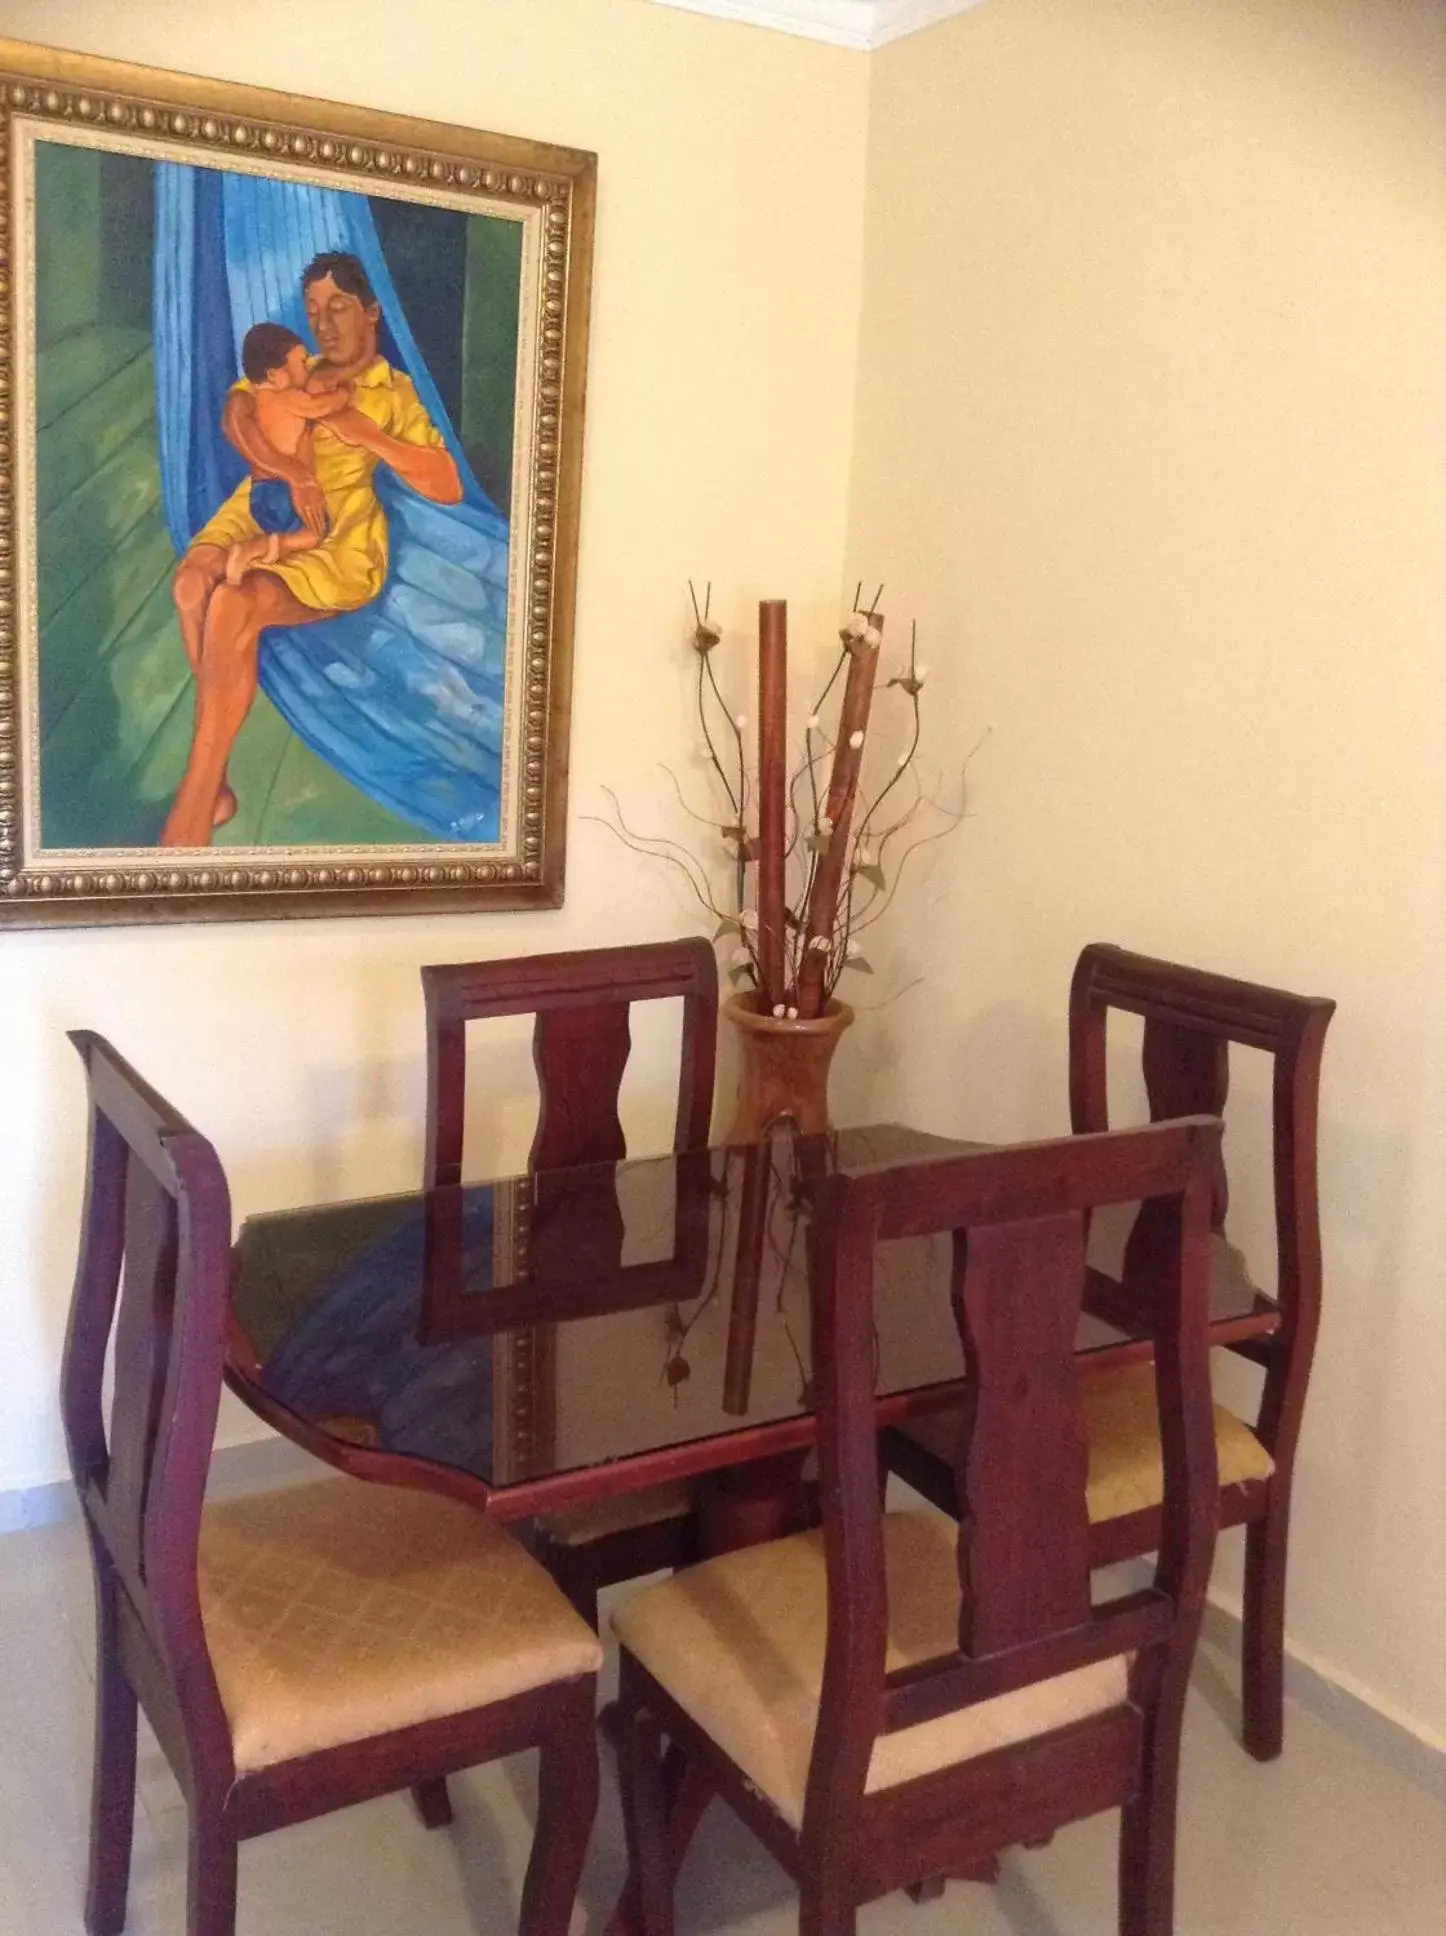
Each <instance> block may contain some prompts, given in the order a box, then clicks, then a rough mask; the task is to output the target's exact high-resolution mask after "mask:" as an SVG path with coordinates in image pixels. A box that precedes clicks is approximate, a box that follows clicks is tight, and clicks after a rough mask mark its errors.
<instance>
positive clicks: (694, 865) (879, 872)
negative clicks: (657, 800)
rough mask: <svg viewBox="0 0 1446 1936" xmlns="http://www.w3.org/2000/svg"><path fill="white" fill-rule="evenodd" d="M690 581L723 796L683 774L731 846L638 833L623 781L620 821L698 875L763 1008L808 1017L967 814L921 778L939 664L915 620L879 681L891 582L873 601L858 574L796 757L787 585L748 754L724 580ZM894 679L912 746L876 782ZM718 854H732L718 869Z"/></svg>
mask: <svg viewBox="0 0 1446 1936" xmlns="http://www.w3.org/2000/svg"><path fill="white" fill-rule="evenodd" d="M688 589H689V592H690V595H691V596H692V602H693V619H694V624H693V632H692V639H691V644H692V649H693V652H694V654H695V657H696V661H697V669H696V681H697V683H696V693H695V698H696V705H697V713H698V723H699V726H700V728H701V733H702V742H701V747H700V757H701V759H702V761H703V764H704V765H705V766H706V767H707V768H708V769H709V770H710V771H711V775H712V778H713V780H714V783H715V786H716V788H717V789H718V790H719V791H720V792H721V797H722V801H723V803H724V807H725V811H724V812H723V813H722V815H721V816H720V815H719V813H718V809H717V808H716V807H715V808H714V809H713V810H712V811H711V812H708V811H700V810H698V809H696V808H695V807H693V806H692V805H691V804H690V803H689V802H688V801H687V800H686V799H685V798H684V796H683V791H682V788H681V786H678V783H677V779H676V776H672V777H673V780H674V785H675V787H677V790H678V796H679V799H680V801H681V802H682V805H683V806H684V808H685V810H686V811H687V812H688V813H689V814H690V815H691V816H692V818H693V819H695V820H697V821H698V822H699V823H700V824H701V825H704V826H707V827H709V828H710V829H712V831H713V834H714V836H715V837H716V839H717V841H718V842H720V843H721V849H720V848H719V847H712V848H711V851H710V852H708V853H707V854H705V856H704V857H703V858H702V859H700V858H699V857H698V856H697V855H695V854H693V853H691V852H690V851H689V850H688V849H687V848H686V847H684V846H682V845H681V844H680V843H678V842H676V841H671V840H667V839H662V838H658V837H656V836H650V835H646V834H641V833H639V832H637V831H636V830H635V829H633V828H631V827H629V826H628V825H627V824H626V823H625V821H624V820H623V818H622V813H621V810H620V809H619V807H618V803H617V800H616V797H615V796H613V807H614V812H615V813H616V815H617V818H616V821H615V822H613V823H609V824H611V825H613V830H614V832H616V833H617V834H618V835H619V836H620V837H621V838H622V839H623V840H624V841H625V842H626V843H627V845H628V846H629V847H631V848H632V849H633V850H634V851H635V852H637V853H646V854H649V855H652V856H654V857H656V858H659V859H663V860H666V861H668V862H670V863H671V864H672V865H674V866H676V867H678V868H679V869H680V870H681V872H682V873H683V874H684V875H685V876H686V877H687V879H688V882H689V884H690V886H691V887H692V889H693V892H694V893H695V894H696V895H697V897H698V899H699V901H700V902H701V904H702V905H703V907H704V908H705V909H706V910H707V911H708V912H709V913H710V914H711V915H712V916H714V917H715V919H716V921H717V924H718V925H717V931H716V935H715V939H719V940H725V939H726V940H728V941H729V942H730V943H731V951H730V955H729V960H728V971H729V974H730V975H731V977H732V978H733V980H734V982H735V984H737V985H738V986H740V987H744V988H747V987H752V988H753V989H755V990H756V991H757V1006H758V1008H759V1011H760V1012H761V1013H763V1014H772V1015H774V1016H777V1017H780V1018H784V1017H786V1018H788V1019H790V1020H795V1019H811V1018H813V1017H816V1016H819V1015H821V1014H823V1013H824V1011H825V1010H826V1009H827V1007H828V1004H829V1002H830V1001H831V1000H832V998H833V996H834V993H835V991H836V990H837V988H838V986H839V982H840V980H841V979H842V977H843V976H844V975H845V974H846V973H847V972H849V971H851V970H852V971H855V972H859V973H870V972H872V971H871V969H870V967H869V963H868V960H867V956H866V953H865V949H864V937H865V935H866V934H867V933H868V931H869V929H870V928H872V927H873V926H874V924H875V923H876V922H877V921H879V920H880V919H881V918H882V917H883V916H884V914H885V913H887V911H888V908H889V905H890V903H891V902H892V900H893V897H894V894H895V893H896V892H897V889H898V885H899V880H900V876H901V873H902V870H903V866H904V863H905V862H906V861H907V860H908V857H909V855H910V854H911V853H913V852H914V851H916V849H918V848H919V847H921V846H924V845H925V844H926V843H927V842H928V841H930V840H935V839H938V838H939V837H940V836H941V835H942V834H945V833H948V832H950V831H951V830H952V829H953V828H954V827H955V826H957V825H958V823H959V821H960V820H961V819H962V818H963V804H962V800H961V803H960V805H959V806H958V808H957V809H948V808H945V807H942V806H940V805H939V804H938V803H937V802H936V801H935V800H933V799H932V798H931V797H930V796H929V795H927V794H926V793H925V791H924V788H923V785H922V783H921V780H920V777H919V771H918V752H919V743H920V725H921V720H920V707H919V695H920V693H921V692H922V690H923V687H924V682H925V679H926V677H927V667H925V666H922V665H920V664H919V662H918V657H917V636H916V634H915V633H914V631H913V630H912V629H911V635H910V640H909V655H908V660H907V663H906V664H905V665H904V666H903V667H902V669H901V670H899V671H897V672H895V673H894V674H893V675H892V676H891V677H889V678H887V679H885V680H883V681H882V683H881V682H880V680H879V671H878V667H879V655H880V651H881V648H882V645H883V634H884V618H883V614H882V612H881V611H880V610H879V605H880V601H881V599H882V595H883V587H882V586H880V587H879V590H878V592H877V593H876V594H875V595H874V597H873V598H872V599H870V600H869V601H868V603H867V604H864V603H863V600H862V589H863V588H862V586H860V587H859V589H858V591H857V592H856V593H855V596H854V606H853V610H852V611H851V612H850V613H849V616H848V617H847V619H846V620H845V622H844V624H843V625H842V626H841V627H840V629H839V646H838V653H837V656H836V658H835V659H834V662H833V664H832V667H831V669H830V671H829V673H828V676H827V678H826V679H825V680H824V681H823V684H822V688H821V690H820V691H819V693H818V695H817V697H816V698H815V699H814V702H813V705H812V707H811V709H810V711H809V714H808V717H807V721H806V723H805V726H804V732H803V749H802V752H801V754H800V755H799V756H798V757H797V759H795V760H793V761H790V759H789V755H788V745H787V740H788V721H787V710H788V608H787V605H786V604H785V603H784V601H783V600H782V599H766V600H764V601H763V602H762V603H761V604H760V605H759V608H758V732H757V740H756V761H750V758H749V752H750V748H749V744H748V741H747V739H746V738H745V735H746V733H747V730H748V719H747V716H746V714H743V713H738V712H734V711H733V710H732V709H731V708H730V707H729V705H728V704H727V702H726V700H725V699H724V696H723V692H722V689H721V686H720V682H719V680H718V678H717V676H716V673H715V669H714V655H715V653H717V652H718V650H719V648H720V646H721V644H722V638H723V632H722V628H721V626H719V625H718V624H717V623H716V622H715V621H714V619H713V617H712V612H711V606H712V588H711V586H710V587H709V588H708V592H707V593H706V594H705V597H704V600H703V603H702V605H701V607H700V605H699V603H698V599H697V595H696V593H694V592H693V588H692V586H691V585H690V586H689V588H688ZM889 691H897V692H898V693H899V694H900V695H901V696H902V698H903V700H904V702H905V704H906V706H907V708H908V711H907V713H906V714H905V717H904V721H903V726H904V732H903V750H902V751H901V752H900V753H899V754H898V756H897V757H896V758H895V760H894V761H893V763H892V765H890V766H889V768H888V769H887V771H886V772H885V773H884V774H883V777H882V778H878V777H872V776H871V777H872V784H866V780H865V768H866V765H867V764H870V763H868V762H867V759H866V756H867V753H868V744H869V725H870V715H871V712H872V709H873V702H874V696H875V693H876V692H889ZM830 702H833V703H834V704H835V705H836V706H837V714H836V717H835V718H834V720H833V723H832V725H831V726H830V725H827V724H825V709H826V708H828V707H829V706H830ZM929 815H933V816H934V820H933V823H932V824H930V823H929V821H928V818H927V817H928V816H929ZM715 857H716V858H717V860H718V861H720V862H721V863H723V864H724V867H723V878H722V880H721V881H720V880H718V879H717V878H716V876H717V874H718V872H719V869H718V868H715V867H714V866H713V862H714V859H715Z"/></svg>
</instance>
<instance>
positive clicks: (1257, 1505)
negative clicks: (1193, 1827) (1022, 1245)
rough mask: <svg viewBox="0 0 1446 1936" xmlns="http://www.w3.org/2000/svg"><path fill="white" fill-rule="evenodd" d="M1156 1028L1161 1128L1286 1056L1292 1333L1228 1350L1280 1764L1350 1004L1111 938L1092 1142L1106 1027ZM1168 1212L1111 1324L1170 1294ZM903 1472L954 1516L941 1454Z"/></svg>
mask: <svg viewBox="0 0 1446 1936" xmlns="http://www.w3.org/2000/svg"><path fill="white" fill-rule="evenodd" d="M1112 1008H1113V1009H1122V1010H1124V1011H1126V1012H1127V1013H1129V1014H1134V1015H1139V1016H1142V1017H1143V1018H1144V1023H1145V1031H1144V1046H1143V1066H1144V1076H1145V1087H1146V1093H1147V1095H1148V1097H1149V1103H1150V1115H1151V1119H1152V1120H1153V1121H1155V1122H1160V1121H1163V1120H1167V1119H1168V1118H1170V1117H1174V1116H1180V1115H1185V1114H1188V1113H1190V1112H1191V1111H1197V1110H1203V1111H1206V1112H1208V1113H1210V1114H1214V1115H1219V1114H1221V1113H1222V1112H1223V1110H1224V1107H1225V1100H1226V1095H1227V1092H1228V1089H1229V1080H1230V1071H1229V1053H1230V1044H1231V1043H1232V1042H1235V1043H1239V1044H1241V1045H1242V1046H1243V1047H1248V1048H1254V1049H1260V1050H1263V1051H1264V1052H1265V1053H1266V1054H1267V1055H1269V1056H1271V1057H1272V1058H1273V1060H1274V1077H1273V1085H1272V1116H1273V1150H1274V1158H1273V1167H1274V1185H1275V1230H1276V1281H1277V1289H1276V1297H1277V1300H1278V1307H1279V1319H1278V1322H1277V1323H1276V1324H1275V1325H1273V1326H1271V1327H1269V1329H1268V1330H1266V1331H1265V1332H1263V1333H1254V1334H1253V1335H1251V1336H1249V1337H1245V1338H1238V1339H1218V1340H1217V1342H1221V1343H1225V1344H1227V1345H1228V1346H1229V1348H1230V1349H1232V1350H1234V1351H1236V1352H1238V1353H1239V1355H1240V1356H1241V1357H1244V1358H1248V1359H1249V1360H1250V1361H1251V1363H1253V1364H1257V1365H1260V1366H1261V1367H1262V1368H1263V1370H1264V1372H1265V1388H1264V1393H1263V1396H1262V1399H1261V1406H1260V1412H1259V1415H1258V1417H1257V1419H1256V1421H1255V1426H1254V1430H1255V1433H1256V1436H1257V1437H1258V1438H1259V1439H1260V1441H1261V1443H1262V1444H1263V1445H1264V1446H1265V1448H1266V1450H1267V1451H1268V1452H1269V1453H1270V1455H1271V1457H1272V1459H1273V1460H1274V1461H1275V1472H1274V1474H1273V1476H1272V1477H1271V1478H1270V1479H1269V1481H1267V1482H1263V1483H1253V1484H1251V1485H1247V1486H1232V1487H1230V1488H1229V1489H1228V1490H1227V1491H1226V1492H1225V1493H1224V1494H1223V1496H1222V1499H1221V1524H1222V1525H1223V1526H1235V1525H1245V1526H1246V1527H1247V1528H1248V1531H1247V1533H1246V1540H1245V1607H1244V1634H1243V1637H1244V1674H1243V1692H1244V1699H1243V1717H1242V1718H1243V1727H1242V1733H1243V1738H1244V1742H1245V1746H1246V1748H1247V1749H1248V1750H1249V1751H1250V1753H1251V1754H1253V1755H1254V1756H1256V1758H1257V1759H1258V1760H1261V1761H1269V1760H1271V1759H1273V1758H1274V1757H1275V1756H1276V1755H1278V1754H1279V1753H1280V1751H1281V1746H1282V1742H1283V1732H1284V1706H1283V1685H1282V1683H1283V1665H1284V1645H1285V1585H1286V1557H1287V1543H1288V1530H1289V1524H1290V1495H1291V1483H1292V1479H1293V1476H1294V1470H1295V1454H1296V1446H1297V1444H1298V1442H1299V1438H1300V1426H1301V1419H1302V1416H1303V1414H1304V1411H1305V1399H1306V1389H1307V1386H1308V1384H1309V1381H1310V1367H1311V1359H1312V1357H1313V1355H1314V1352H1315V1341H1316V1334H1317V1332H1318V1330H1319V1327H1320V1303H1321V1249H1320V1207H1319V1199H1318V1195H1317V1184H1316V1130H1317V1118H1318V1113H1319V1098H1320V1065H1321V1053H1322V1049H1323V1047H1324V1044H1325V1033H1326V1028H1327V1026H1328V1025H1329V1023H1330V1019H1331V1016H1332V1015H1333V1014H1334V1013H1335V1003H1334V1002H1331V1001H1326V1000H1323V999H1320V998H1318V997H1312V996H1304V995H1291V994H1287V993H1285V992H1284V991H1282V990H1280V989H1277V988H1262V987H1258V986H1256V985H1255V984H1254V983H1251V982H1243V981H1235V980H1232V979H1230V978H1229V977H1228V976H1225V975H1215V974H1207V973H1205V972H1204V971H1203V970H1201V969H1198V968H1183V967H1179V966H1177V965H1176V964H1174V963H1173V962H1168V961H1155V960H1151V959H1150V958H1149V957H1147V956H1144V955H1135V954H1129V953H1127V952H1126V951H1125V950H1124V949H1122V948H1116V947H1111V946H1107V945H1105V944H1104V943H1100V942H1096V943H1093V944H1091V945H1090V946H1089V947H1087V948H1086V949H1085V950H1084V951H1083V953H1082V954H1081V955H1080V958H1079V962H1078V964H1077V965H1076V968H1075V972H1074V981H1073V984H1072V986H1071V989H1070V1023H1069V1030H1070V1033H1069V1093H1070V1118H1071V1122H1072V1124H1073V1126H1074V1129H1075V1130H1076V1132H1077V1133H1080V1134H1088V1133H1093V1132H1098V1131H1101V1130H1104V1129H1107V1128H1108V1126H1109V1099H1108V1085H1107V1080H1106V1074H1107V1060H1106V1046H1107V1043H1106V1031H1107V1025H1108V1016H1109V1011H1110V1010H1111V1009H1112ZM1228 1203H1229V1190H1228V1186H1227V1183H1226V1176H1225V1166H1224V1162H1223V1160H1221V1161H1219V1162H1218V1163H1217V1167H1216V1172H1215V1176H1214V1178H1213V1182H1212V1192H1211V1223H1212V1226H1213V1227H1214V1229H1215V1230H1216V1231H1217V1232H1218V1231H1221V1230H1223V1228H1224V1224H1225V1215H1226V1210H1227V1206H1228ZM1159 1219H1160V1212H1159V1208H1158V1206H1152V1205H1150V1204H1148V1203H1147V1204H1144V1205H1142V1207H1141V1211H1140V1215H1139V1217H1138V1219H1137V1221H1136V1223H1135V1226H1134V1228H1133V1230H1132V1231H1131V1233H1130V1238H1129V1242H1128V1245H1127V1247H1126V1251H1125V1261H1124V1270H1123V1281H1122V1282H1120V1283H1116V1282H1115V1281H1114V1280H1112V1279H1109V1278H1106V1277H1104V1276H1103V1275H1102V1274H1101V1273H1098V1272H1092V1273H1091V1276H1090V1290H1089V1298H1088V1302H1089V1305H1090V1308H1091V1309H1093V1310H1094V1311H1095V1312H1097V1314H1098V1315H1100V1316H1101V1317H1106V1318H1109V1317H1112V1316H1113V1317H1115V1318H1117V1319H1118V1320H1119V1321H1120V1322H1122V1323H1124V1324H1126V1325H1129V1324H1133V1323H1138V1322H1139V1320H1140V1317H1141V1315H1142V1313H1147V1312H1148V1311H1149V1309H1150V1308H1151V1306H1152V1303H1153V1301H1154V1298H1155V1295H1156V1293H1155V1284H1156V1281H1157V1278H1158V1272H1159V1258H1160V1253H1161V1248H1162V1245H1164V1246H1166V1247H1167V1246H1168V1232H1167V1231H1165V1230H1163V1229H1162V1227H1161V1224H1160V1220H1159ZM888 1458H889V1463H890V1465H891V1466H892V1467H893V1468H894V1470H895V1471H897V1472H898V1473H899V1474H900V1476H901V1477H902V1478H904V1479H906V1480H907V1481H908V1482H909V1483H910V1484H911V1485H915V1486H917V1487H918V1488H919V1490H920V1491H922V1492H923V1493H924V1495H925V1496H926V1497H927V1498H929V1499H931V1500H932V1501H934V1503H936V1504H938V1505H941V1506H943V1507H944V1508H945V1509H946V1510H952V1509H953V1508H952V1491H953V1486H952V1477H951V1475H950V1474H949V1472H948V1471H947V1469H946V1468H945V1467H944V1466H943V1465H942V1464H941V1463H940V1461H939V1459H938V1457H937V1455H936V1453H935V1451H934V1450H933V1449H932V1448H930V1447H927V1446H923V1445H920V1444H919V1443H918V1441H917V1440H916V1439H915V1440H912V1442H911V1438H910V1436H909V1435H906V1434H903V1433H898V1434H891V1435H890V1436H889V1440H888ZM1158 1539H1159V1515H1158V1514H1157V1513H1134V1514H1131V1515H1130V1516H1129V1517H1128V1518H1125V1519H1118V1520H1110V1521H1106V1522H1104V1523H1103V1524H1101V1525H1099V1526H1096V1527H1095V1528H1094V1529H1093V1536H1092V1541H1091V1550H1092V1553H1093V1557H1094V1560H1095V1563H1096V1564H1103V1563H1105V1562H1106V1561H1111V1560H1117V1559H1123V1558H1126V1557H1130V1556H1132V1555H1136V1554H1140V1553H1149V1552H1153V1551H1154V1550H1155V1547H1156V1544H1157V1542H1158Z"/></svg>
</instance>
